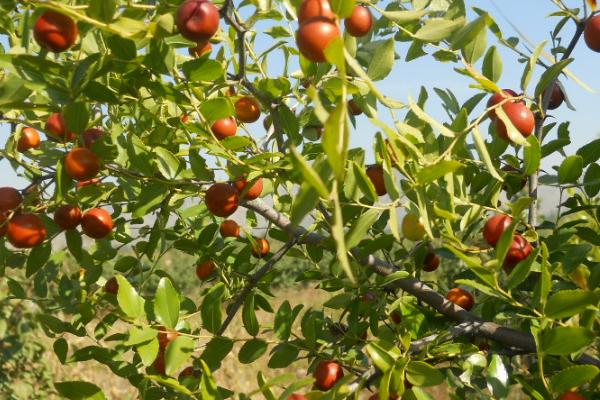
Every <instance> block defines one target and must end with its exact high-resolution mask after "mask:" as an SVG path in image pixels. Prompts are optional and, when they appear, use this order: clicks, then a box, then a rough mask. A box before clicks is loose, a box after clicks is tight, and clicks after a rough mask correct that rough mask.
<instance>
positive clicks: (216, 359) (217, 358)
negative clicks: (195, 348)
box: [200, 336, 233, 371]
mask: <svg viewBox="0 0 600 400" xmlns="http://www.w3.org/2000/svg"><path fill="white" fill-rule="evenodd" d="M231 350H233V341H232V340H231V339H229V338H226V337H220V336H217V337H214V338H212V339H211V340H210V342H208V343H207V344H206V347H205V348H204V351H203V352H202V355H201V356H200V358H201V359H202V360H204V362H206V364H207V365H208V366H209V367H210V369H211V370H213V371H215V370H217V369H219V367H220V366H221V361H223V360H224V359H225V357H227V354H229V352H230V351H231Z"/></svg>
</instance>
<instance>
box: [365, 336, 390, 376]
mask: <svg viewBox="0 0 600 400" xmlns="http://www.w3.org/2000/svg"><path fill="white" fill-rule="evenodd" d="M365 350H366V352H367V354H368V355H369V357H371V360H373V364H374V365H375V366H376V367H377V369H379V370H380V371H381V372H386V371H388V370H390V369H391V368H392V367H393V366H394V357H393V356H391V355H390V354H388V350H387V349H386V347H383V346H382V345H381V343H379V342H371V343H368V344H367V345H366V346H365Z"/></svg>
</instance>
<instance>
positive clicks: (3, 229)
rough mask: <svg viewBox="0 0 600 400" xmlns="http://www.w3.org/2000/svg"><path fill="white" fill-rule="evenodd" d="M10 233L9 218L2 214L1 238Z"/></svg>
mask: <svg viewBox="0 0 600 400" xmlns="http://www.w3.org/2000/svg"><path fill="white" fill-rule="evenodd" d="M7 231H8V218H6V215H5V214H4V213H3V212H0V237H2V236H4V235H6V232H7Z"/></svg>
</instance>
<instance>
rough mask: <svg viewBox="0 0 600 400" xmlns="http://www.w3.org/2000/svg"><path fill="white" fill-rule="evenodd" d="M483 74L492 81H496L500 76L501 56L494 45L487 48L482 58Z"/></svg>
mask: <svg viewBox="0 0 600 400" xmlns="http://www.w3.org/2000/svg"><path fill="white" fill-rule="evenodd" d="M482 72H483V75H484V76H485V77H486V78H488V79H489V80H491V81H492V82H498V81H499V80H500V77H501V76H502V57H501V56H500V52H499V51H498V49H497V48H496V46H492V47H490V48H489V49H488V51H487V53H486V54H485V57H484V58H483V67H482Z"/></svg>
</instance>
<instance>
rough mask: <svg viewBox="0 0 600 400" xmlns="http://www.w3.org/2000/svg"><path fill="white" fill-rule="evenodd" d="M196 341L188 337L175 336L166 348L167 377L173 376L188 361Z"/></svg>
mask: <svg viewBox="0 0 600 400" xmlns="http://www.w3.org/2000/svg"><path fill="white" fill-rule="evenodd" d="M195 344H196V340H195V339H193V338H191V337H188V336H177V338H175V340H173V341H172V342H171V343H169V345H168V346H167V351H166V352H165V363H166V372H167V375H173V374H174V373H175V372H177V371H179V370H180V369H181V367H182V366H183V365H184V364H185V363H186V362H187V361H188V360H189V358H190V357H191V356H192V353H193V352H194V345H195Z"/></svg>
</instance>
